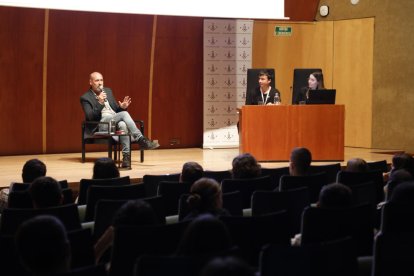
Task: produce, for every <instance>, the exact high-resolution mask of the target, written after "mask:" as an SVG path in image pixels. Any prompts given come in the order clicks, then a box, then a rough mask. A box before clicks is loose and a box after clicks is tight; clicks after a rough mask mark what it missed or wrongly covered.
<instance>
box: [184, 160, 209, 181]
mask: <svg viewBox="0 0 414 276" xmlns="http://www.w3.org/2000/svg"><path fill="white" fill-rule="evenodd" d="M203 172H204V170H203V167H202V166H201V165H200V164H198V163H197V162H186V163H184V165H183V168H182V170H181V174H180V182H187V183H191V184H192V183H194V182H196V181H197V180H199V179H200V178H201V177H203Z"/></svg>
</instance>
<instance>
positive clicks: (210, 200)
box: [187, 177, 223, 217]
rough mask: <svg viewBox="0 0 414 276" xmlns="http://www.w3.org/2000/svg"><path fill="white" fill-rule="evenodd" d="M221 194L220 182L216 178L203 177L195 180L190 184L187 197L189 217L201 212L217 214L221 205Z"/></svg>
mask: <svg viewBox="0 0 414 276" xmlns="http://www.w3.org/2000/svg"><path fill="white" fill-rule="evenodd" d="M222 196H223V194H222V192H221V187H220V184H219V183H218V182H217V181H216V180H214V179H212V178H205V177H203V178H201V179H199V180H197V181H196V182H195V183H194V184H193V185H192V186H191V190H190V195H189V196H188V198H187V203H188V207H189V209H190V210H191V211H190V213H191V217H194V216H197V215H198V214H203V213H210V214H213V215H219V214H220V210H221V209H222V206H223V198H222Z"/></svg>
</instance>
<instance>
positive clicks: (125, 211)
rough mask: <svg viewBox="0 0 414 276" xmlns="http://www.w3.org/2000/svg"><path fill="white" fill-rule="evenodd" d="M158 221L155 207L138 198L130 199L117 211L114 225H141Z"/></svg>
mask: <svg viewBox="0 0 414 276" xmlns="http://www.w3.org/2000/svg"><path fill="white" fill-rule="evenodd" d="M157 223H158V218H157V215H156V214H155V211H154V209H153V208H152V207H151V205H149V204H148V203H147V202H145V201H143V200H140V199H136V200H129V201H127V202H126V203H125V204H124V205H122V207H121V208H119V210H118V211H117V212H116V213H115V216H114V219H113V223H112V225H113V226H115V227H116V226H120V225H125V226H141V225H154V224H157Z"/></svg>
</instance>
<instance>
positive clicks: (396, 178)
mask: <svg viewBox="0 0 414 276" xmlns="http://www.w3.org/2000/svg"><path fill="white" fill-rule="evenodd" d="M411 180H413V176H412V175H411V173H409V172H408V171H407V170H406V169H399V170H392V171H391V173H390V176H389V178H388V182H387V184H386V185H385V186H384V193H385V198H386V200H388V199H389V198H390V197H391V194H392V192H393V190H394V189H395V187H396V186H397V185H398V184H400V183H403V182H406V181H411Z"/></svg>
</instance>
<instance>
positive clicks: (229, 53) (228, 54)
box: [224, 51, 234, 59]
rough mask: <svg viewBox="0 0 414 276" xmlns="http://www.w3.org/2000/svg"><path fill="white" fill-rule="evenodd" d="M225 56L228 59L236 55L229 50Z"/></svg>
mask: <svg viewBox="0 0 414 276" xmlns="http://www.w3.org/2000/svg"><path fill="white" fill-rule="evenodd" d="M224 56H225V57H226V58H228V59H230V58H232V57H234V54H232V53H231V52H230V51H228V52H227V53H226V54H224Z"/></svg>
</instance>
